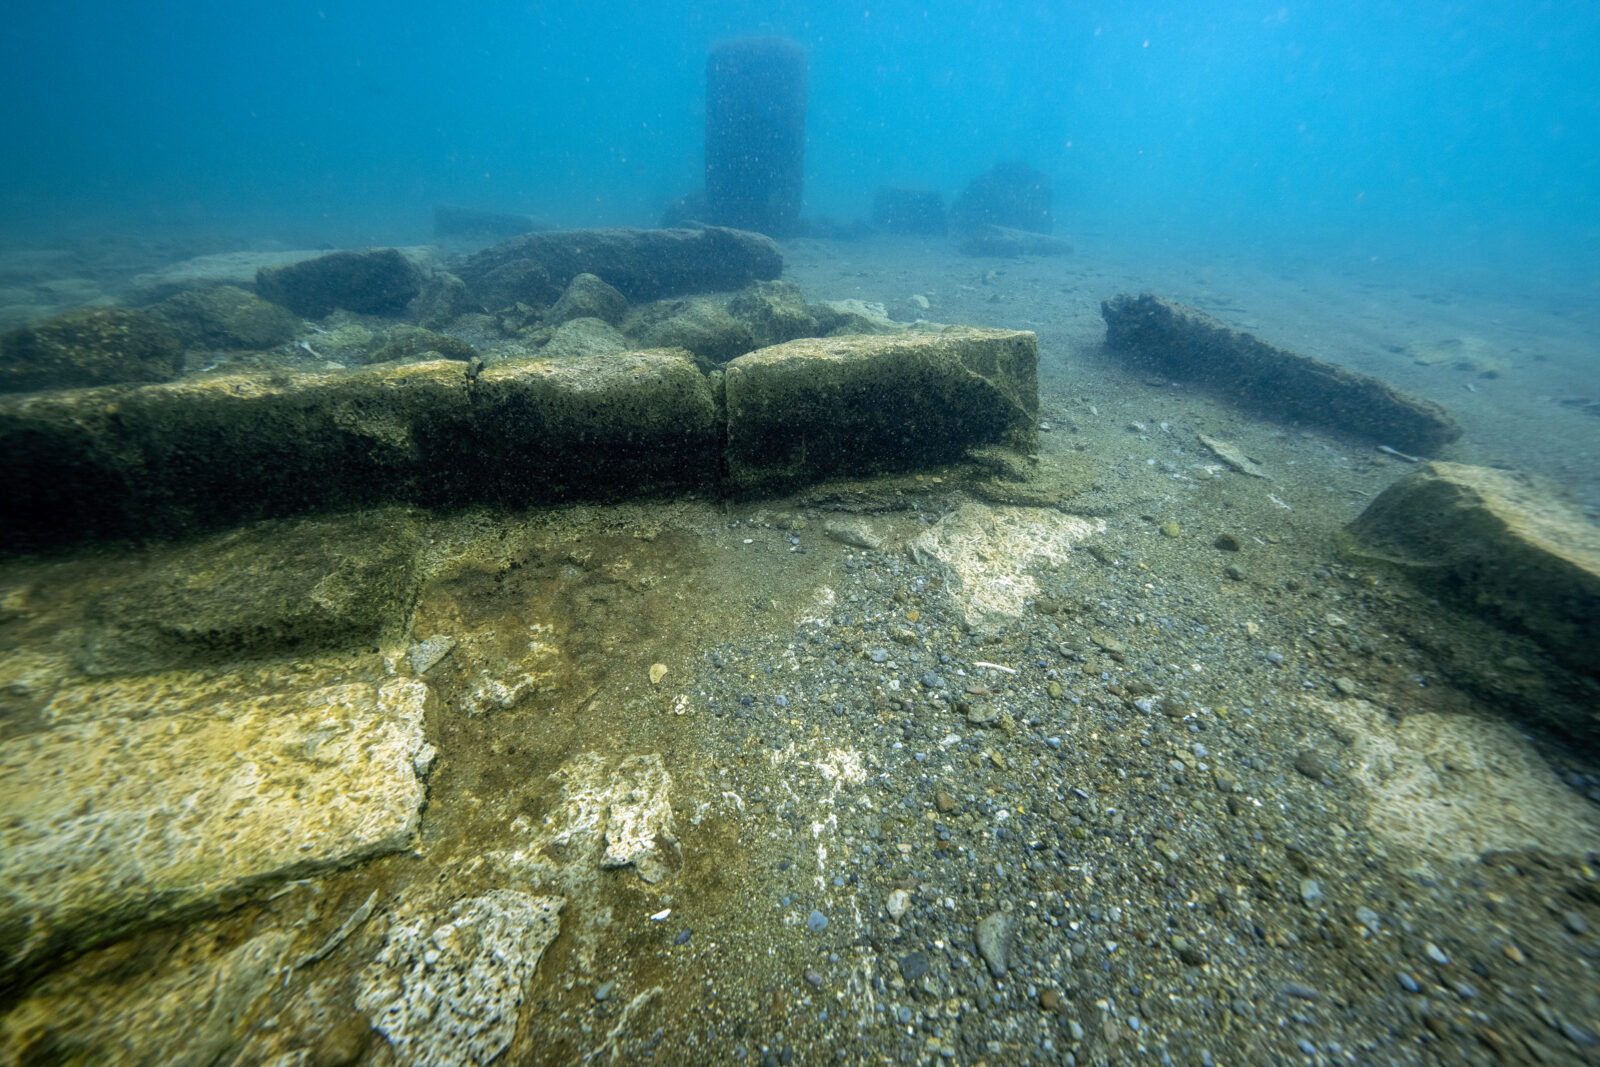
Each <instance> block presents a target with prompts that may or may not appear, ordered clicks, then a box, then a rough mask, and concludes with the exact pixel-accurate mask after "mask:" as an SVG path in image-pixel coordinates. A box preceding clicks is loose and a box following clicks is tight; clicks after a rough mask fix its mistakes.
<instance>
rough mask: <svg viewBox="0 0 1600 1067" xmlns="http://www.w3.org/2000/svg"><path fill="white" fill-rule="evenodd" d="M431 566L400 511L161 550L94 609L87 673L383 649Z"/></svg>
mask: <svg viewBox="0 0 1600 1067" xmlns="http://www.w3.org/2000/svg"><path fill="white" fill-rule="evenodd" d="M421 557H422V532H421V529H420V527H419V526H418V525H417V523H416V522H415V521H414V520H413V519H412V518H411V517H410V516H409V515H407V514H406V513H405V512H403V511H399V510H392V509H389V510H382V509H381V510H375V511H368V512H359V513H357V514H355V515H351V516H343V517H338V518H327V519H300V520H291V521H278V520H271V521H267V522H264V523H260V524H256V525H252V526H249V527H245V528H243V529H239V530H234V531H230V532H229V533H226V534H222V535H220V536H217V537H213V538H211V539H210V540H206V541H201V542H199V543H196V544H185V545H181V546H178V547H175V548H168V549H157V550H153V558H152V559H151V560H150V562H149V565H148V566H147V567H146V569H145V570H144V571H143V572H141V573H140V574H137V575H135V576H134V577H132V578H130V579H128V580H127V581H125V582H123V583H122V584H121V585H119V586H117V587H115V588H113V589H111V590H110V591H108V592H107V593H106V594H105V595H104V596H102V597H101V598H100V599H99V600H98V601H96V602H95V603H94V605H93V606H92V607H91V608H90V609H89V612H88V623H87V625H86V627H85V631H84V639H83V644H82V646H81V648H80V649H79V653H78V665H79V667H80V668H82V669H83V670H84V671H85V672H86V673H88V674H91V675H95V674H110V673H122V672H151V671H160V670H167V669H171V668H174V667H199V666H204V665H208V664H214V663H218V662H224V661H228V660H232V659H253V658H256V657H260V656H268V655H314V654H316V653H318V652H324V651H329V650H338V649H345V648H353V647H356V646H358V645H371V644H375V643H377V642H379V641H382V640H383V639H384V638H387V637H393V636H396V635H398V633H399V631H400V630H401V629H402V628H403V626H404V622H405V616H406V613H407V612H408V611H409V610H410V608H411V602H412V600H413V599H414V597H415V596H416V591H417V586H418V583H419V581H420V570H419V567H420V563H421Z"/></svg>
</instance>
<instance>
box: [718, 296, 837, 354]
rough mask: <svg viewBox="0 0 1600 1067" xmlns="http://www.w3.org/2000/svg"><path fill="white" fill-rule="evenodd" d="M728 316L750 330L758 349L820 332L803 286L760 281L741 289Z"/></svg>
mask: <svg viewBox="0 0 1600 1067" xmlns="http://www.w3.org/2000/svg"><path fill="white" fill-rule="evenodd" d="M728 314H729V315H732V316H733V317H734V318H735V319H737V320H739V321H740V322H742V323H744V324H745V326H746V327H748V328H749V330H750V334H751V336H752V337H753V338H754V339H755V343H756V347H757V348H765V347H767V346H768V345H778V344H782V343H783V342H785V341H793V340H794V339H795V338H797V337H815V336H816V335H817V334H818V333H819V332H820V331H819V330H818V329H817V319H816V316H814V315H812V314H811V310H810V309H809V308H808V307H806V298H805V296H804V295H802V294H801V292H800V287H799V286H797V285H795V284H793V283H791V282H757V283H756V284H754V285H752V286H750V287H749V288H747V289H743V290H740V291H739V292H738V293H735V294H734V296H733V299H731V300H729V301H728Z"/></svg>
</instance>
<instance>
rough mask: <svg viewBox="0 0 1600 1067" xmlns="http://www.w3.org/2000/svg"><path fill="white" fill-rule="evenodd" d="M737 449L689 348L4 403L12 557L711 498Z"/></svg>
mask: <svg viewBox="0 0 1600 1067" xmlns="http://www.w3.org/2000/svg"><path fill="white" fill-rule="evenodd" d="M719 440H720V422H719V418H718V410H717V403H716V398H715V396H714V395H713V393H712V390H711V384H710V382H709V381H707V380H706V378H705V377H704V376H703V375H701V374H700V373H699V371H697V370H696V369H695V366H694V364H693V363H692V362H690V361H689V359H688V358H687V357H685V356H684V355H682V354H677V353H670V352H644V353H631V354H623V355H612V356H594V357H578V358H572V359H564V360H555V361H552V360H541V359H533V360H513V361H506V362H503V363H497V364H495V365H493V366H491V367H489V368H487V369H485V370H483V371H482V372H481V373H479V372H478V371H477V367H476V365H463V364H462V363H458V362H453V361H444V360H435V361H430V362H424V363H410V364H403V365H396V364H384V365H377V366H372V367H366V368H362V369H360V370H356V371H339V372H333V373H325V374H296V375H282V376H276V377H272V378H264V377H250V376H243V375H239V376H228V375H219V376H208V377H197V378H188V379H184V380H181V381H177V382H172V383H167V384H163V385H157V386H147V387H141V388H134V387H121V388H102V389H94V390H82V391H78V392H64V393H37V394H30V395H27V396H15V397H0V449H3V450H4V454H5V455H6V457H7V463H6V464H5V465H3V466H0V499H3V500H5V502H6V507H5V508H4V509H0V545H5V546H9V547H24V548H25V547H37V546H50V545H54V544H60V543H62V542H70V541H74V540H81V539H86V538H95V537H129V536H145V535H162V534H172V533H180V532H181V533H189V532H192V531H193V530H195V529H197V528H199V529H206V528H215V527H217V526H223V525H232V524H236V523H239V522H245V521H250V520H254V519H258V518H265V517H271V516H280V515H290V514H295V513H300V512H305V511H310V510H317V509H332V508H339V509H345V510H347V509H351V508H355V507H359V506H363V505H369V504H374V503H381V502H385V501H408V502H416V503H422V504H428V505H454V504H464V503H477V502H485V501H492V502H501V503H506V504H513V505H514V504H518V503H530V502H539V501H546V500H553V499H564V498H569V497H589V498H594V497H605V496H608V495H615V494H622V493H636V492H647V491H654V490H666V489H681V488H690V487H697V486H700V485H703V484H709V483H711V482H713V481H714V480H715V477H716V471H717V450H718V447H719Z"/></svg>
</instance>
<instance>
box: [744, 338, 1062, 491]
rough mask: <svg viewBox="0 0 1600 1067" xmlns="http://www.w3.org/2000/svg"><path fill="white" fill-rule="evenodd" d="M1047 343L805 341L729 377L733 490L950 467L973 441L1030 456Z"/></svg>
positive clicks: (750, 361)
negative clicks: (1025, 450) (835, 476)
mask: <svg viewBox="0 0 1600 1067" xmlns="http://www.w3.org/2000/svg"><path fill="white" fill-rule="evenodd" d="M1038 364H1039V345H1038V340H1037V338H1035V337H1034V335H1033V334H1031V333H1027V332H1023V331H1016V330H980V329H973V328H970V327H964V326H956V327H949V328H947V329H945V330H942V331H940V332H907V333H902V334H896V335H892V336H855V337H828V338H806V339H802V340H797V341H790V342H788V343H786V344H781V345H775V346H773V347H771V348H764V349H761V350H760V351H757V352H752V353H750V354H749V355H746V356H741V357H739V358H738V359H735V360H733V361H732V362H730V363H729V364H728V366H727V371H726V380H725V387H726V397H727V412H728V446H727V464H728V479H729V482H730V484H731V486H732V487H733V488H735V489H742V490H748V489H755V488H764V487H769V486H771V487H777V486H782V485H791V484H796V483H800V482H804V481H809V480H812V479H817V478H822V477H826V476H829V475H833V474H843V473H866V472H871V471H879V470H904V469H909V468H912V467H918V466H925V465H929V464H934V463H941V462H947V461H949V460H952V459H955V458H956V457H958V456H960V455H961V454H962V453H963V452H964V451H965V450H966V449H967V448H969V447H970V446H972V445H978V444H987V443H993V442H1001V443H1004V444H1008V445H1010V446H1012V447H1014V448H1030V447H1031V446H1032V444H1033V442H1034V438H1035V432H1036V429H1037V422H1038V413H1039V382H1038Z"/></svg>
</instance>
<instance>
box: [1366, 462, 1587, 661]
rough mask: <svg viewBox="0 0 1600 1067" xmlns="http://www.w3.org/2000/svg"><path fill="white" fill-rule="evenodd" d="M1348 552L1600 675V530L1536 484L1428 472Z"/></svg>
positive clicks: (1378, 512) (1389, 496)
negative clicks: (1496, 621)
mask: <svg viewBox="0 0 1600 1067" xmlns="http://www.w3.org/2000/svg"><path fill="white" fill-rule="evenodd" d="M1342 547H1343V548H1344V550H1345V552H1346V553H1348V554H1349V555H1351V556H1352V557H1354V558H1358V559H1363V560H1369V561H1373V562H1382V563H1386V564H1390V565H1393V566H1395V567H1398V568H1400V569H1401V570H1402V571H1403V572H1405V574H1406V575H1407V576H1408V577H1409V578H1410V579H1411V580H1412V581H1414V582H1416V583H1417V584H1418V585H1420V586H1422V587H1424V588H1426V589H1428V590H1430V591H1432V592H1435V593H1438V594H1442V595H1444V596H1447V597H1450V598H1452V599H1454V600H1456V601H1457V602H1458V603H1461V604H1463V605H1464V606H1466V607H1468V608H1469V609H1471V610H1474V611H1480V612H1481V611H1488V612H1490V613H1492V614H1494V615H1496V616H1498V617H1499V618H1500V619H1501V620H1503V621H1505V622H1506V623H1509V624H1510V625H1512V626H1513V627H1515V628H1517V629H1519V630H1522V631H1524V632H1526V633H1528V634H1529V635H1531V636H1532V637H1533V638H1534V639H1535V640H1537V641H1538V642H1539V643H1540V644H1541V645H1543V646H1544V648H1545V649H1546V650H1547V651H1549V652H1550V653H1551V654H1552V655H1554V656H1555V657H1556V658H1557V659H1560V660H1562V661H1563V662H1565V663H1566V664H1568V665H1569V666H1571V667H1573V668H1574V669H1576V670H1579V671H1583V672H1586V673H1588V674H1594V675H1600V530H1597V529H1596V528H1595V527H1594V525H1593V524H1591V523H1589V522H1588V521H1587V520H1585V519H1584V517H1583V515H1582V514H1580V513H1579V512H1578V510H1577V509H1576V508H1573V507H1572V506H1571V505H1569V504H1567V503H1565V502H1564V501H1562V500H1561V499H1560V497H1559V496H1558V495H1557V494H1556V492H1555V489H1554V487H1552V486H1549V485H1548V484H1546V483H1544V482H1542V481H1541V480H1539V479H1535V478H1532V477H1529V476H1527V475H1522V474H1517V473H1514V472H1511V471H1503V470H1493V469H1490V468H1487V467H1471V466H1467V465H1465V464H1460V463H1439V462H1435V463H1429V464H1426V465H1424V466H1423V467H1421V468H1419V469H1418V470H1416V471H1414V472H1413V473H1411V474H1409V475H1407V476H1406V477H1405V478H1402V479H1401V480H1400V481H1398V482H1396V483H1395V484H1394V485H1391V486H1390V487H1389V488H1388V489H1386V490H1384V491H1383V492H1382V493H1380V494H1379V495H1378V497H1377V498H1376V499H1374V500H1373V501H1372V503H1371V504H1369V505H1367V509H1366V510H1365V511H1364V512H1362V513H1361V515H1360V517H1359V518H1357V519H1356V520H1355V521H1354V522H1353V523H1351V524H1350V525H1349V526H1348V527H1347V528H1346V529H1345V532H1344V537H1343V546H1342Z"/></svg>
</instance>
